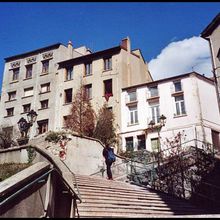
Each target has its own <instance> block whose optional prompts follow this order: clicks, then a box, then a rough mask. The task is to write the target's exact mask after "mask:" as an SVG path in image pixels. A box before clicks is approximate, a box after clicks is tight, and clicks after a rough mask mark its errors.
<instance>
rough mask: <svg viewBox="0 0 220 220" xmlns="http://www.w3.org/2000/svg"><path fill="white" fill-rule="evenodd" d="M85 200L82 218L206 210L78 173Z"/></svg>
mask: <svg viewBox="0 0 220 220" xmlns="http://www.w3.org/2000/svg"><path fill="white" fill-rule="evenodd" d="M76 182H77V185H78V187H79V191H80V195H81V198H82V203H80V204H78V211H79V215H80V216H81V217H116V218H117V217H118V218H120V217H149V216H150V217H155V216H161V217H164V216H174V215H178V216H179V215H190V214H192V215H195V214H201V213H203V211H201V210H199V209H197V208H196V207H194V206H192V205H191V204H190V203H189V202H187V201H185V200H182V199H178V198H176V197H172V196H170V195H167V194H165V193H160V192H157V191H154V190H151V189H147V188H146V187H139V186H136V185H131V184H129V183H125V182H120V181H110V180H106V179H103V178H101V177H98V178H96V177H86V176H80V175H77V176H76Z"/></svg>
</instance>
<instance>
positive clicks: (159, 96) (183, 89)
mask: <svg viewBox="0 0 220 220" xmlns="http://www.w3.org/2000/svg"><path fill="white" fill-rule="evenodd" d="M121 96H122V97H121V100H122V106H121V115H122V120H121V138H122V149H123V150H124V151H125V150H126V148H130V147H132V148H133V149H134V150H138V149H142V148H144V149H147V150H149V151H152V150H153V149H154V148H155V146H157V144H158V141H159V139H158V134H160V136H161V139H160V142H159V143H162V140H164V139H165V137H168V138H169V137H170V138H171V137H173V136H175V135H176V134H177V133H178V132H181V133H184V134H185V135H186V136H185V137H184V140H183V141H190V140H193V139H197V140H200V141H203V142H206V143H207V142H208V143H210V144H214V146H219V132H220V115H219V111H218V104H217V96H216V91H215V87H214V82H213V80H211V79H209V78H206V77H205V76H202V75H200V74H198V73H196V72H192V73H187V74H183V75H179V76H175V77H170V78H166V79H161V80H158V81H154V82H150V83H145V84H140V85H137V86H131V87H126V88H123V89H122V94H121ZM162 114H163V115H164V116H165V117H166V123H165V126H163V127H162V128H161V130H160V133H158V132H157V130H153V131H152V130H150V129H149V125H148V124H149V123H150V121H151V120H153V121H155V123H156V124H158V123H159V117H160V116H161V115H162ZM161 148H163V146H162V144H161Z"/></svg>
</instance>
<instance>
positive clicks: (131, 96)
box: [128, 91, 137, 102]
mask: <svg viewBox="0 0 220 220" xmlns="http://www.w3.org/2000/svg"><path fill="white" fill-rule="evenodd" d="M128 97H129V101H130V102H133V101H136V100H137V93H136V91H133V92H128Z"/></svg>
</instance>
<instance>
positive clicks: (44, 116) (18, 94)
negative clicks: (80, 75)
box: [0, 42, 88, 137]
mask: <svg viewBox="0 0 220 220" xmlns="http://www.w3.org/2000/svg"><path fill="white" fill-rule="evenodd" d="M87 53H88V52H87V50H86V48H84V47H82V48H77V49H73V47H72V43H71V42H69V43H68V45H67V46H65V45H63V44H61V43H57V44H53V45H50V46H47V47H44V48H39V49H37V50H33V51H30V52H26V53H23V54H19V55H15V56H11V57H7V58H5V67H4V75H3V83H2V93H1V95H2V97H1V105H0V125H1V128H3V129H10V130H11V131H12V132H13V133H14V134H16V133H18V126H17V122H18V121H19V119H20V118H21V117H24V118H26V114H27V113H28V112H29V111H30V110H31V109H33V110H35V111H36V112H37V114H38V117H37V122H36V123H34V125H33V127H32V128H31V133H30V137H33V136H35V135H37V134H41V133H44V132H46V131H48V130H54V127H55V125H56V112H55V109H54V107H55V105H56V95H57V93H56V91H57V90H56V88H57V84H59V81H58V65H57V62H60V61H62V60H65V59H70V58H73V57H78V56H82V55H85V54H87Z"/></svg>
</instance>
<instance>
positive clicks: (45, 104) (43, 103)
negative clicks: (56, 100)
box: [40, 99, 49, 109]
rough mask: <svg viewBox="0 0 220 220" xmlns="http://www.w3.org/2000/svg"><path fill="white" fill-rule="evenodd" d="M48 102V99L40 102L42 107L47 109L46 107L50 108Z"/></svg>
mask: <svg viewBox="0 0 220 220" xmlns="http://www.w3.org/2000/svg"><path fill="white" fill-rule="evenodd" d="M48 102H49V100H48V99H46V100H43V101H41V102H40V104H41V109H46V108H48Z"/></svg>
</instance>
